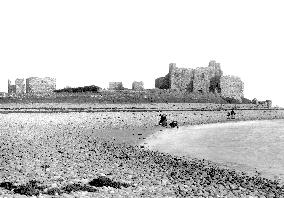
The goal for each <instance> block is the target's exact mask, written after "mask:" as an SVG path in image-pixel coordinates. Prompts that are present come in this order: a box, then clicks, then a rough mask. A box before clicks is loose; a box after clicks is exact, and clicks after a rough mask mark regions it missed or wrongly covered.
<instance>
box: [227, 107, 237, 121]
mask: <svg viewBox="0 0 284 198" xmlns="http://www.w3.org/2000/svg"><path fill="white" fill-rule="evenodd" d="M235 115H236V113H235V111H234V109H232V110H231V111H229V112H228V113H227V119H235Z"/></svg>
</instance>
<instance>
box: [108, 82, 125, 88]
mask: <svg viewBox="0 0 284 198" xmlns="http://www.w3.org/2000/svg"><path fill="white" fill-rule="evenodd" d="M123 89H124V88H123V85H122V82H109V90H123Z"/></svg>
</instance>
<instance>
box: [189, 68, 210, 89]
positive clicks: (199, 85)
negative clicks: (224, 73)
mask: <svg viewBox="0 0 284 198" xmlns="http://www.w3.org/2000/svg"><path fill="white" fill-rule="evenodd" d="M209 86H210V76H209V70H208V68H206V67H198V68H196V69H195V70H194V79H193V92H197V93H209Z"/></svg>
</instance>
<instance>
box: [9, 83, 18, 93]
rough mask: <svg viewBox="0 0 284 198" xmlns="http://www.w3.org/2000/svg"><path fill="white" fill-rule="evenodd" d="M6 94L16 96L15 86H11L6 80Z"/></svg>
mask: <svg viewBox="0 0 284 198" xmlns="http://www.w3.org/2000/svg"><path fill="white" fill-rule="evenodd" d="M8 94H16V85H12V83H11V81H10V80H8Z"/></svg>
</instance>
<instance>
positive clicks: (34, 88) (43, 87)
mask: <svg viewBox="0 0 284 198" xmlns="http://www.w3.org/2000/svg"><path fill="white" fill-rule="evenodd" d="M55 89H56V79H55V78H49V77H46V78H37V77H31V78H27V79H26V92H27V93H51V92H53V91H54V90H55Z"/></svg>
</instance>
